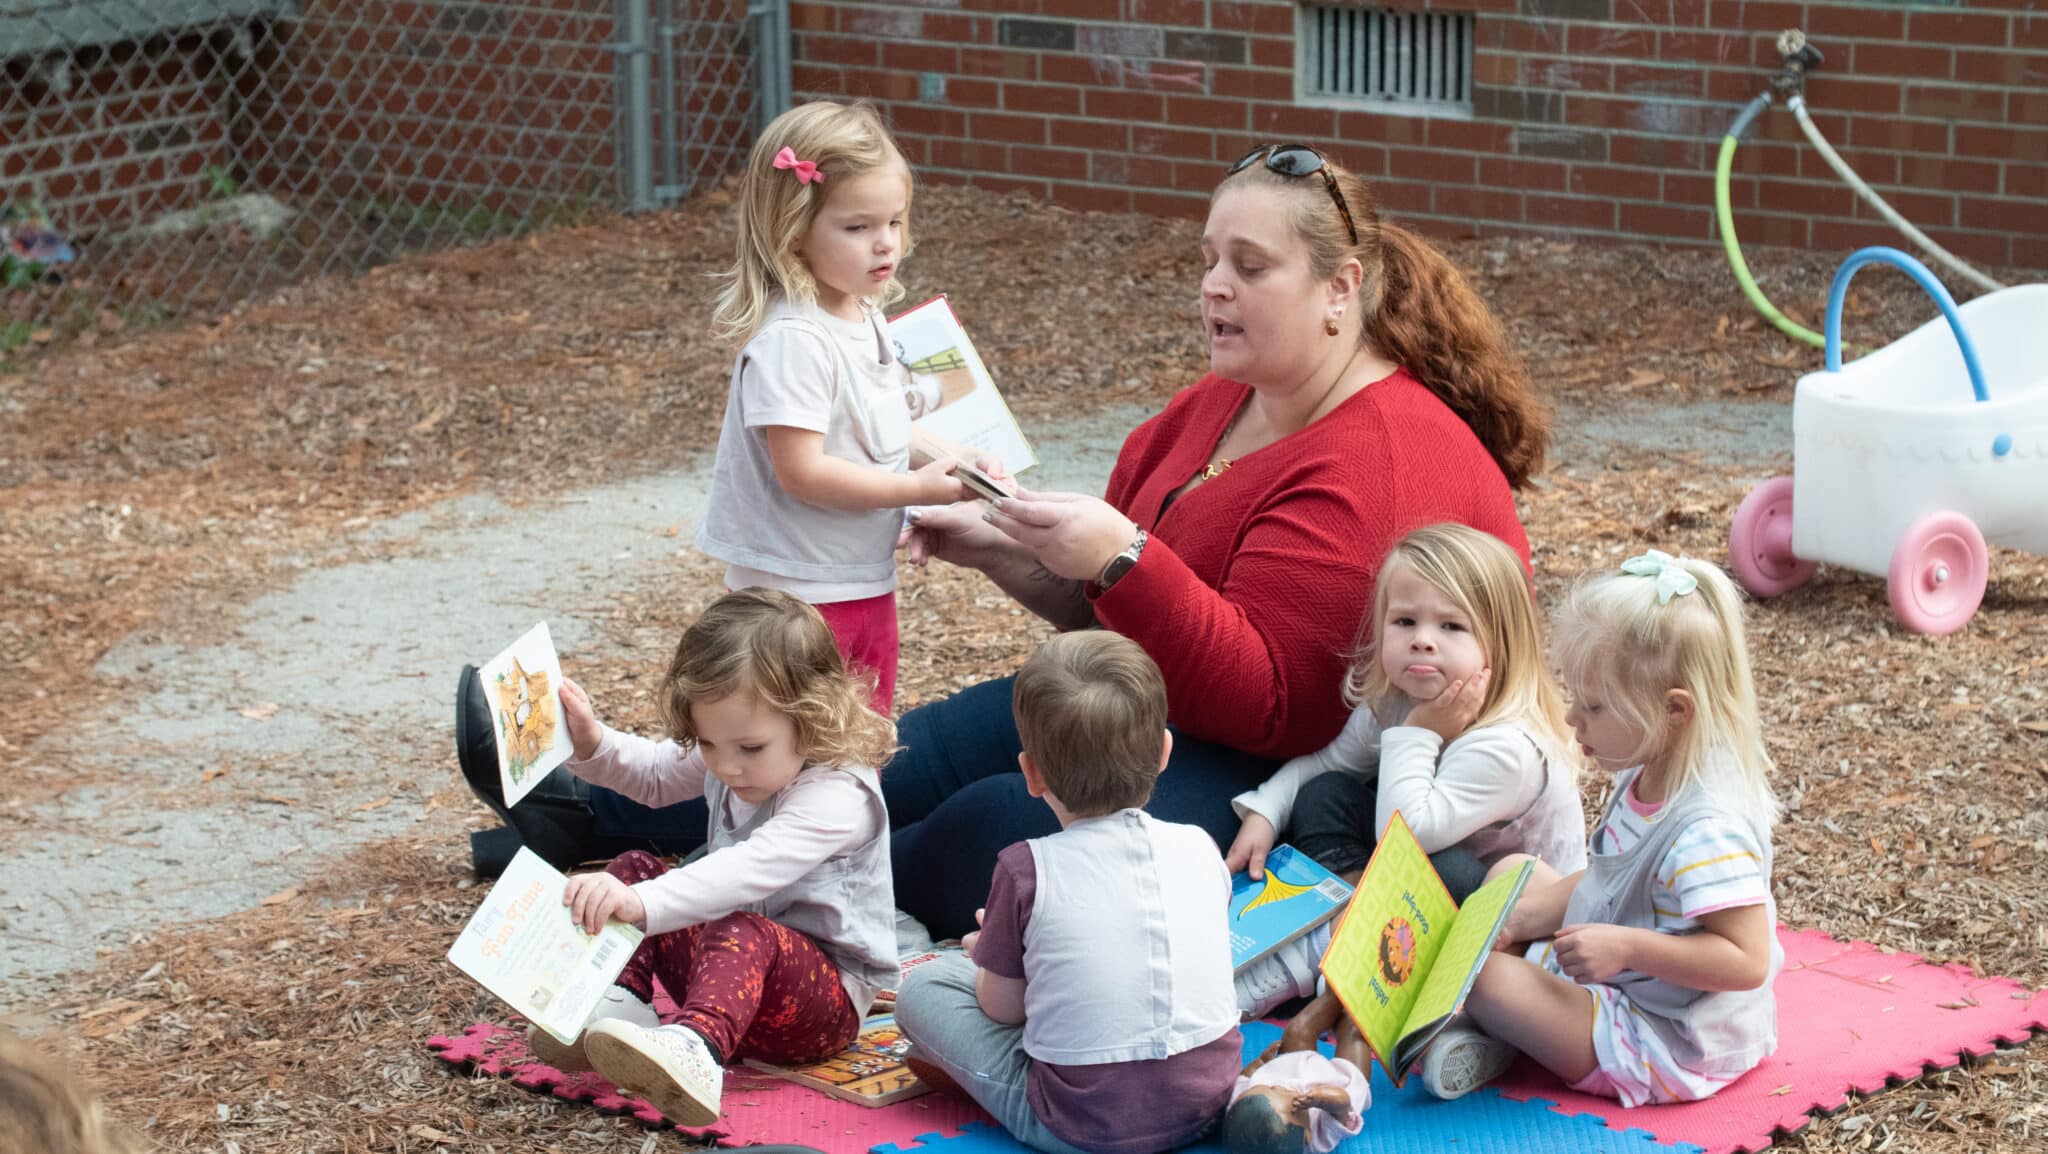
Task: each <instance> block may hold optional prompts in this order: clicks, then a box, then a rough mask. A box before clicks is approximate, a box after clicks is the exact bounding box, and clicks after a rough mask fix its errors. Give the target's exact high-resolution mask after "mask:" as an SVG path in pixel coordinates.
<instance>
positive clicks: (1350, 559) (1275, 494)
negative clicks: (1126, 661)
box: [1090, 370, 1529, 758]
mask: <svg viewBox="0 0 2048 1154" xmlns="http://www.w3.org/2000/svg"><path fill="white" fill-rule="evenodd" d="M1250 394H1251V389H1250V387H1249V386H1247V385H1242V384H1239V383H1237V382H1235V381H1229V380H1225V379H1223V378H1221V377H1218V376H1215V375H1214V374H1211V375H1209V376H1207V377H1204V378H1203V379H1202V380H1200V381H1198V382H1196V384H1195V385H1194V386H1192V387H1191V388H1188V389H1185V390H1183V391H1182V392H1181V393H1180V394H1179V395H1178V396H1176V397H1174V399H1173V400H1172V401H1171V402H1169V403H1168V404H1167V406H1166V409H1165V411H1163V412H1161V413H1160V414H1159V415H1157V416H1155V417H1153V418H1151V419H1150V420H1148V421H1146V422H1145V423H1144V424H1142V425H1140V426H1138V427H1137V428H1136V429H1135V430H1133V431H1132V433H1131V435H1130V436H1129V437H1127V438H1126V439H1125V440H1124V445H1123V451H1122V452H1121V453H1120V454H1118V456H1117V463H1116V469H1115V471H1114V472H1112V473H1111V474H1110V479H1109V490H1108V493H1107V494H1106V497H1107V500H1108V501H1109V503H1110V504H1112V505H1114V506H1116V507H1117V509H1119V510H1121V511H1122V512H1123V514H1124V515H1125V516H1127V517H1129V518H1130V519H1131V520H1133V521H1135V522H1136V523H1137V524H1139V525H1140V526H1143V527H1144V529H1145V531H1146V532H1147V533H1149V534H1150V535H1151V541H1150V542H1149V543H1148V544H1147V545H1146V547H1145V554H1144V558H1143V560H1141V561H1140V562H1139V564H1138V566H1137V567H1136V568H1135V569H1132V570H1131V571H1130V572H1129V573H1128V574H1126V575H1125V576H1124V577H1123V578H1122V579H1121V580H1119V581H1118V582H1117V583H1116V584H1115V585H1114V586H1113V587H1111V588H1110V589H1109V590H1108V591H1107V592H1105V593H1100V594H1098V595H1097V596H1096V597H1095V601H1094V605H1095V616H1096V620H1097V621H1098V622H1100V623H1101V624H1102V625H1103V626H1105V627H1107V628H1110V629H1114V630H1116V631H1117V632H1119V633H1122V634H1123V635H1125V636H1126V637H1129V638H1131V639H1132V640H1134V641H1136V642H1137V643H1138V644H1139V645H1140V646H1142V647H1143V648H1144V650H1145V652H1146V653H1148V654H1150V655H1151V656H1152V659H1153V660H1154V661H1156V662H1158V663H1159V667H1160V669H1161V671H1162V672H1163V673H1164V674H1165V677H1166V696H1167V702H1168V716H1169V718H1170V719H1171V720H1172V721H1173V723H1174V724H1175V725H1176V726H1177V727H1179V728H1180V729H1181V730H1183V731H1184V732H1186V733H1189V734H1191V735H1193V736H1195V737H1199V738H1204V739H1206V740H1210V741H1216V742H1220V743H1222V744H1224V745H1228V746H1231V747H1233V748H1236V749H1241V750H1244V751H1245V752H1248V753H1255V754H1260V755H1264V756H1267V757H1276V758H1277V757H1293V756H1296V755H1298V754H1302V753H1307V752H1309V751H1311V750H1315V749H1320V748H1322V747H1323V746H1324V745H1327V744H1329V742H1330V740H1331V739H1332V738H1334V737H1336V735H1337V731H1338V730H1339V729H1341V728H1342V727H1343V725H1344V719H1345V717H1346V716H1347V715H1348V713H1349V710H1348V709H1347V708H1346V707H1345V705H1344V702H1343V699H1342V697H1341V696H1340V692H1339V691H1340V688H1341V686H1342V684H1343V677H1344V670H1345V667H1346V665H1347V663H1348V658H1349V654H1350V652H1351V651H1352V649H1353V647H1354V644H1355V642H1356V640H1357V637H1358V629H1359V623H1360V621H1361V620H1362V619H1363V617H1364V615H1365V613H1366V612H1367V611H1369V610H1370V609H1371V607H1372V596H1373V582H1374V579H1375V577H1376V576H1377V575H1378V572H1379V567H1380V562H1381V561H1382V560H1383V559H1384V558H1385V557H1386V554H1387V551H1388V550H1389V549H1390V548H1392V547H1393V545H1394V543H1395V542H1396V541H1398V540H1400V538H1401V537H1402V536H1403V535H1404V534H1406V533H1407V532H1408V531H1409V530H1411V529H1414V528H1417V527H1420V526H1422V525H1428V524H1433V523H1435V522H1439V521H1458V522H1462V523H1464V524H1467V525H1470V526H1472V527H1474V528H1477V529H1482V530H1485V531H1486V532H1488V533H1491V534H1493V535H1494V536H1496V537H1499V538H1500V539H1501V540H1503V541H1505V542H1507V543H1508V544H1509V545H1510V546H1512V547H1513V548H1514V549H1515V551H1516V552H1517V553H1520V554H1521V556H1522V559H1523V564H1524V565H1525V566H1526V565H1527V564H1528V557H1529V540H1528V537H1527V536H1526V535H1525V534H1524V533H1523V531H1522V523H1521V520H1520V519H1519V518H1518V517H1517V516H1516V514H1515V502H1514V495H1513V493H1512V491H1511V490H1510V489H1509V488H1508V483H1507V479H1506V478H1505V477H1503V476H1502V474H1501V471H1500V467H1499V466H1498V465H1497V464H1495V463H1494V460H1493V458H1492V457H1491V456H1490V455H1488V453H1487V451H1486V449H1485V448H1484V446H1482V445H1481V444H1480V443H1479V439H1478V438H1477V437H1476V436H1474V435H1473V433H1472V430H1471V429H1470V428H1468V427H1467V426H1466V425H1465V423H1464V422H1463V421H1461V420H1459V419H1458V416H1457V415H1456V414H1455V413H1453V412H1451V410H1450V409H1449V408H1447V407H1446V406H1445V405H1444V403H1443V402H1442V401H1440V400H1438V399H1437V398H1436V396H1435V394H1433V393H1431V392H1430V391H1429V390H1428V389H1427V388H1425V387H1424V386H1423V385H1422V384H1421V383H1420V382H1418V381H1417V380H1416V379H1415V378H1414V377H1411V376H1409V375H1408V373H1407V372H1406V371H1405V370H1397V371H1395V372H1394V374H1393V375H1391V376H1389V377H1387V378H1386V379H1384V380H1381V381H1377V382H1375V383H1374V384H1372V385H1371V386H1369V387H1367V388H1365V389H1363V390H1361V391H1360V392H1359V393H1358V394H1357V395H1355V396H1353V397H1351V398H1349V399H1347V400H1346V401H1344V403H1343V404H1341V405H1339V406H1337V407H1336V408H1335V409H1333V410H1331V411H1330V412H1329V413H1327V414H1325V415H1324V416H1323V417H1322V418H1321V419H1319V420H1317V421H1316V422H1315V423H1314V424H1312V425H1310V426H1308V427H1307V428H1305V429H1302V430H1300V431H1298V432H1295V433H1292V434H1290V435H1288V436H1286V437H1282V438H1281V439H1280V440H1278V441H1275V442H1274V443H1272V444H1270V445H1267V446H1266V447H1264V448H1262V449H1259V450H1257V451H1255V452H1251V453H1247V454H1245V455H1244V456H1242V457H1239V458H1237V459H1236V460H1234V461H1233V462H1232V463H1231V466H1230V468H1229V469H1228V470H1227V471H1225V472H1224V473H1222V474H1221V475H1219V476H1217V477H1216V478H1215V479H1213V480H1210V481H1205V482H1203V483H1202V484H1200V485H1197V486H1196V487H1195V488H1193V489H1191V490H1189V491H1188V492H1187V493H1185V494H1183V495H1182V496H1181V497H1180V498H1179V499H1177V500H1175V501H1174V502H1173V503H1172V505H1171V507H1167V497H1168V496H1169V495H1170V494H1171V493H1172V492H1173V491H1174V490H1175V489H1177V488H1179V487H1180V486H1182V485H1183V484H1186V483H1187V481H1188V479H1189V478H1190V477H1192V476H1194V475H1195V474H1196V473H1197V472H1199V471H1201V469H1202V468H1203V467H1204V466H1205V465H1207V464H1208V463H1209V461H1210V460H1211V459H1212V457H1213V455H1214V453H1215V450H1216V446H1217V444H1218V443H1219V442H1220V441H1221V440H1222V439H1223V434H1224V432H1225V430H1226V429H1227V428H1228V426H1229V424H1230V421H1231V418H1232V417H1233V416H1234V415H1235V414H1236V413H1237V411H1238V410H1239V409H1240V408H1241V407H1242V406H1243V405H1244V403H1245V402H1246V401H1247V400H1248V399H1249V397H1250ZM1162 510H1163V511H1162ZM1090 588H1091V589H1092V588H1093V587H1092V586H1091V587H1090Z"/></svg>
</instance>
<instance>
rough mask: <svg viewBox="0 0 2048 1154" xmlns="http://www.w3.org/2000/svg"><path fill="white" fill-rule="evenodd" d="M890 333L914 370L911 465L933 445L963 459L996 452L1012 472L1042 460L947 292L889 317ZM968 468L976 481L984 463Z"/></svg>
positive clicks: (928, 456) (970, 477) (902, 358)
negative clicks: (965, 327)
mask: <svg viewBox="0 0 2048 1154" xmlns="http://www.w3.org/2000/svg"><path fill="white" fill-rule="evenodd" d="M889 339H890V341H891V342H893V343H894V344H895V346H896V358H897V359H898V360H900V361H902V362H903V364H904V366H905V367H906V368H908V369H909V370H910V383H911V399H910V406H911V414H912V415H913V417H914V418H915V420H914V421H913V422H912V428H913V429H914V430H915V437H914V439H913V441H912V443H911V465H912V467H916V466H918V465H921V464H923V463H924V462H925V461H927V460H930V459H931V457H932V455H934V453H933V450H935V449H936V450H938V451H942V452H946V453H950V454H952V455H953V456H956V457H959V458H960V459H962V460H964V461H972V460H973V459H974V455H975V454H976V452H988V453H994V454H995V455H996V456H998V457H1000V458H1002V461H1003V464H1004V465H1005V466H1007V467H1008V468H1009V470H1010V473H1011V475H1013V476H1014V475H1016V474H1019V473H1022V472H1023V471H1024V470H1026V469H1029V468H1030V467H1031V466H1033V465H1035V464H1037V463H1038V457H1037V455H1036V454H1035V453H1033V452H1032V451H1031V442H1030V441H1028V440H1026V439H1025V437H1024V430H1023V429H1022V428H1020V427H1019V426H1018V424H1017V418H1016V417H1014V416H1012V415H1011V414H1010V406H1009V405H1008V404H1006V403H1005V402H1004V401H1003V395H1002V394H1001V393H999V392H997V391H996V383H995V380H994V378H992V377H990V376H989V375H988V367H987V366H986V365H984V364H982V363H981V357H980V356H979V355H977V354H976V353H975V351H974V342H973V341H970V340H968V339H967V330H965V329H963V328H961V327H960V318H959V317H956V316H954V315H953V306H952V305H950V304H948V303H947V302H946V298H945V297H943V296H936V297H933V298H932V299H930V300H928V301H926V302H924V303H923V304H921V305H918V306H917V307H915V308H913V309H910V310H908V311H906V312H904V313H902V314H900V315H898V316H897V317H896V318H895V319H893V320H891V321H890V322H889ZM962 476H963V477H965V478H966V479H968V480H969V481H970V482H972V481H974V480H975V479H976V478H977V477H978V476H979V471H978V470H974V469H973V468H972V467H971V466H970V467H969V468H967V469H964V470H962ZM977 491H979V490H978V487H977ZM981 495H983V496H987V495H988V494H985V493H983V494H981Z"/></svg>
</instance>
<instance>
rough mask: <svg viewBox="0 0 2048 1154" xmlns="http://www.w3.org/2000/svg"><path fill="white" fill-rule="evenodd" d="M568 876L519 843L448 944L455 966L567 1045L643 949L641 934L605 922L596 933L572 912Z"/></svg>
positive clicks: (627, 927)
mask: <svg viewBox="0 0 2048 1154" xmlns="http://www.w3.org/2000/svg"><path fill="white" fill-rule="evenodd" d="M568 886H569V879H568V878H567V877H565V876H563V874H562V873H561V872H560V871H559V870H557V869H555V867H553V866H551V865H549V864H548V863H547V862H545V861H542V860H541V859H540V856H539V855H538V854H535V853H534V852H533V851H532V850H529V849H526V848H525V847H523V846H522V847H520V850H519V853H518V855H517V856H515V857H514V858H513V859H512V864H511V865H510V866H509V867H507V868H506V870H505V873H504V876H502V877H500V878H499V879H498V884H497V885H494V886H492V887H491V892H490V893H488V894H486V895H485V896H484V903H483V905H481V906H479V907H477V911H476V914H475V915H474V916H473V917H471V918H470V919H469V924H468V925H466V926H464V927H462V933H461V935H460V936H459V937H457V938H456V939H455V944H454V945H453V946H451V947H450V948H449V950H448V960H449V961H451V962H454V963H455V967H456V968H457V969H459V970H461V971H462V972H463V973H465V974H468V975H469V976H470V977H472V978H475V979H476V980H477V981H478V982H480V983H482V985H483V987H484V989H486V990H489V991H490V992H492V993H493V994H496V995H498V997H500V998H502V999H504V1001H505V1004H507V1005H509V1006H511V1007H512V1008H513V1009H515V1010H517V1011H519V1012H520V1013H521V1014H524V1015H525V1016H526V1017H527V1018H528V1019H529V1020H530V1021H532V1022H533V1023H534V1024H535V1025H537V1026H539V1027H540V1028H541V1029H543V1030H546V1031H547V1032H548V1033H550V1034H553V1035H554V1036H555V1037H556V1038H558V1039H560V1040H561V1041H563V1042H565V1043H569V1042H574V1041H575V1040H576V1038H577V1036H578V1035H580V1034H581V1033H583V1026H584V1023H586V1022H588V1021H589V1020H590V1014H591V1011H593V1010H595V1009H596V1008H597V1000H598V998H599V997H600V996H602V995H603V994H604V992H605V991H606V990H609V989H611V987H612V983H613V982H614V981H616V980H617V979H618V976H619V971H621V970H623V969H625V968H626V963H627V962H628V961H630V960H631V959H632V957H633V951H634V950H636V949H639V948H640V939H641V938H642V936H643V935H642V933H641V932H640V931H639V930H637V929H635V928H633V927H632V926H629V925H627V924H625V923H624V922H618V921H614V922H608V923H606V925H605V927H604V928H603V929H602V930H599V931H598V932H597V933H595V934H586V933H584V932H583V927H582V926H579V925H577V924H576V921H575V919H574V918H572V917H570V916H569V907H567V906H565V905H563V904H562V893H563V891H564V890H566V889H567V888H568Z"/></svg>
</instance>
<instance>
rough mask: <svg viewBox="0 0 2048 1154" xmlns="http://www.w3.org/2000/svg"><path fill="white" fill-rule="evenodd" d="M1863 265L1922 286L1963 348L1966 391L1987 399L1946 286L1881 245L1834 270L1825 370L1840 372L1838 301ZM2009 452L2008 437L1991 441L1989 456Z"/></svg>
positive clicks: (1978, 367) (1980, 367) (1909, 258)
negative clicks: (1891, 270) (1882, 267)
mask: <svg viewBox="0 0 2048 1154" xmlns="http://www.w3.org/2000/svg"><path fill="white" fill-rule="evenodd" d="M1867 264H1888V265H1892V266H1894V267H1896V268H1897V269H1898V270H1899V271H1901V272H1903V273H1905V274H1906V275H1907V276H1909V277H1912V278H1913V281H1914V283H1916V284H1918V285H1919V286H1920V287H1921V288H1922V289H1924V290H1925V291H1926V293H1927V295H1928V296H1931V297H1933V298H1934V303H1935V304H1937V305H1939V306H1941V315H1942V316H1944V317H1946V318H1947V319H1948V327H1949V331H1951V332H1953V333H1955V335H1956V344H1957V345H1958V346H1960V347H1961V349H1962V351H1963V368H1965V369H1966V370H1968V371H1969V374H1970V391H1971V392H1973V393H1975V394H1977V400H1978V401H1980V402H1988V401H1990V400H1991V391H1990V390H1989V389H1987V388H1985V387H1984V366H1983V365H1981V364H1979V363H1978V361H1977V346H1976V345H1975V344H1974V343H1972V342H1971V340H1970V334H1969V332H1968V331H1967V330H1966V329H1964V328H1963V316H1962V314H1961V313H1960V312H1958V311H1957V310H1956V298H1955V297H1953V296H1950V295H1949V291H1948V287H1947V286H1946V285H1943V284H1942V283H1941V281H1940V280H1938V279H1936V278H1935V275H1934V274H1933V273H1932V272H1929V271H1928V269H1927V266H1926V265H1924V264H1921V263H1920V262H1919V261H1918V260H1915V259H1914V258H1913V257H1912V256H1911V255H1909V254H1907V253H1903V252H1900V251H1899V250H1898V249H1895V248H1889V247H1887V246H1885V245H1872V246H1871V247H1869V248H1865V249H1859V250H1857V251H1856V252H1855V253H1853V254H1851V255H1850V257H1849V259H1848V260H1845V261H1843V262H1842V267H1841V268H1839V269H1836V270H1835V283H1834V284H1833V285H1832V286H1830V287H1829V289H1828V319H1827V326H1826V336H1827V357H1828V371H1829V372H1831V373H1839V372H1841V371H1842V302H1843V301H1844V300H1846V299H1847V298H1848V295H1849V281H1850V280H1851V279H1852V278H1854V277H1855V275H1856V270H1858V269H1860V268H1862V267H1863V266H1864V265H1867ZM2011 451H2012V436H2011V434H2009V433H2000V434H1998V436H1997V437H1995V438H1993V439H1992V442H1991V455H1992V456H1994V457H2003V456H2005V455H2006V454H2007V453H2010V452H2011Z"/></svg>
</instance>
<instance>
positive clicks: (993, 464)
mask: <svg viewBox="0 0 2048 1154" xmlns="http://www.w3.org/2000/svg"><path fill="white" fill-rule="evenodd" d="M974 467H975V468H977V469H980V470H981V471H982V472H983V473H986V474H987V475H988V478H989V480H991V481H1010V480H1015V478H1013V477H1011V476H1010V467H1009V466H1008V465H1005V464H1003V459H1002V458H1001V457H998V456H996V455H995V454H994V453H976V454H975V455H974Z"/></svg>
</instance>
